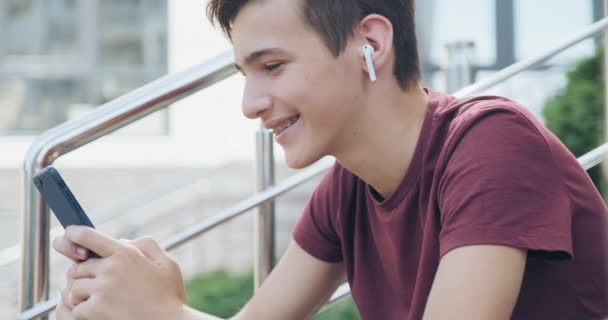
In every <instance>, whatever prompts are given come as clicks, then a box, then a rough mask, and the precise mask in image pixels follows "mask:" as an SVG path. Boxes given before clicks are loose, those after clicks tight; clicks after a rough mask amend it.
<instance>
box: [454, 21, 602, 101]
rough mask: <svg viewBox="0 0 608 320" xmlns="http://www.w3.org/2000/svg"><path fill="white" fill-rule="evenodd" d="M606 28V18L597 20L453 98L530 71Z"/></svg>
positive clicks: (475, 92)
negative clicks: (548, 48)
mask: <svg viewBox="0 0 608 320" xmlns="http://www.w3.org/2000/svg"><path fill="white" fill-rule="evenodd" d="M607 28H608V18H604V19H602V20H599V21H597V22H595V23H593V24H590V25H588V26H587V27H585V28H584V29H583V30H582V31H581V32H579V33H577V34H575V35H573V36H571V37H570V38H568V39H567V40H565V41H562V42H561V43H559V44H558V45H556V46H555V47H553V48H551V49H550V50H547V51H545V52H543V53H541V54H539V55H537V56H535V57H532V58H529V59H525V60H522V61H519V62H516V63H514V64H512V65H510V66H508V67H506V68H504V69H502V70H501V71H498V72H497V73H495V74H494V75H492V76H490V77H488V78H487V79H485V80H482V81H479V82H477V83H475V84H472V85H470V86H468V87H466V88H463V89H461V90H458V91H457V92H456V93H455V94H454V96H455V97H457V98H463V97H467V96H470V95H473V94H477V93H479V92H482V91H484V90H486V89H488V88H491V87H493V86H495V85H497V84H499V83H501V82H503V81H505V80H507V79H509V78H512V77H513V76H515V75H517V74H519V73H521V72H523V71H526V70H529V69H532V68H534V67H536V66H538V65H540V64H542V63H543V62H545V61H547V60H548V59H549V58H552V57H554V56H555V55H557V54H559V53H560V52H563V51H564V50H566V49H568V48H570V47H572V46H574V45H576V44H578V43H580V42H582V41H584V40H587V39H589V38H591V37H593V36H595V35H597V34H599V33H601V32H602V31H604V30H606V29H607Z"/></svg>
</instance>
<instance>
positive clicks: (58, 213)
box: [33, 166, 100, 258]
mask: <svg viewBox="0 0 608 320" xmlns="http://www.w3.org/2000/svg"><path fill="white" fill-rule="evenodd" d="M33 182H34V185H35V186H36V188H37V189H38V191H40V194H41V195H42V198H43V199H44V201H46V203H47V204H48V206H49V207H50V208H51V210H52V211H53V214H55V217H57V220H59V223H61V225H62V226H63V227H64V228H67V227H68V226H71V225H82V226H87V227H91V228H95V226H94V225H93V223H92V222H91V220H90V219H89V217H88V216H87V214H86V213H85V212H84V210H83V209H82V207H81V206H80V204H79V203H78V201H77V200H76V197H74V194H73V193H72V191H70V188H68V185H67V184H66V183H65V181H64V180H63V178H62V177H61V175H60V174H59V171H57V170H56V169H55V168H53V167H51V166H49V167H46V168H44V169H42V170H40V171H39V172H38V173H36V175H34V178H33ZM89 252H90V254H89V257H90V258H100V256H99V255H98V254H96V253H95V252H93V251H91V250H89Z"/></svg>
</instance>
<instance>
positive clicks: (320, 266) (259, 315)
mask: <svg viewBox="0 0 608 320" xmlns="http://www.w3.org/2000/svg"><path fill="white" fill-rule="evenodd" d="M345 278H346V276H345V271H344V266H343V264H342V263H327V262H324V261H321V260H319V259H317V258H315V257H313V256H311V255H310V254H308V253H307V252H306V251H304V250H303V249H302V248H301V247H300V246H299V245H298V244H297V243H296V242H295V241H292V242H291V243H290V245H289V247H288V248H287V251H286V252H285V254H284V255H283V257H282V258H281V260H280V261H279V263H278V264H277V266H276V267H275V269H274V270H273V271H272V272H271V273H270V275H269V276H268V278H267V279H266V281H264V283H263V284H262V286H261V287H260V288H259V289H258V290H257V291H256V293H255V294H254V296H253V298H251V300H250V301H249V303H247V305H246V306H245V307H244V308H243V310H241V312H239V313H238V314H237V315H236V316H235V317H234V318H233V320H252V319H268V320H274V319H307V318H308V317H310V316H312V315H314V313H315V312H316V311H317V310H318V309H319V308H321V307H322V306H323V304H324V303H325V302H326V301H327V300H328V299H329V298H330V297H331V295H332V294H333V293H334V291H335V290H336V288H337V287H338V286H339V285H341V284H342V283H343V281H344V280H345Z"/></svg>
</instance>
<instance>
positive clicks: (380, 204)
mask: <svg viewBox="0 0 608 320" xmlns="http://www.w3.org/2000/svg"><path fill="white" fill-rule="evenodd" d="M428 92H429V96H430V103H429V106H428V111H427V116H426V119H425V122H424V124H423V128H422V132H421V135H420V138H419V141H418V144H417V147H416V150H415V154H414V157H413V160H412V163H411V165H410V167H409V168H408V171H407V173H406V175H405V177H404V178H403V180H402V182H401V184H400V186H399V187H398V189H397V190H396V191H395V192H394V193H393V195H391V196H390V197H389V198H388V199H384V200H383V199H378V196H377V193H375V192H374V191H373V190H372V189H371V187H370V186H368V185H367V184H366V183H365V182H363V181H362V180H360V179H359V178H357V177H356V176H354V175H353V174H352V173H350V172H348V171H347V170H346V169H344V168H343V167H341V166H340V165H339V164H336V165H334V167H333V168H332V169H331V170H330V171H329V172H328V173H327V174H326V176H325V177H324V179H323V180H322V182H321V184H320V185H319V186H318V188H317V189H316V190H315V192H314V193H313V195H312V197H311V199H310V201H309V203H308V205H307V207H306V209H305V211H304V214H303V215H302V217H301V218H300V220H299V221H298V223H297V225H296V228H295V230H294V234H293V235H294V239H295V241H296V242H297V243H298V244H299V245H300V246H301V247H302V248H303V249H304V250H306V251H307V252H308V253H310V254H311V255H313V256H315V257H317V258H319V259H321V260H324V261H327V262H339V261H343V262H344V264H345V268H346V270H347V274H348V281H349V283H350V286H351V290H352V295H353V298H354V300H355V303H356V304H357V307H358V308H359V311H360V313H361V316H362V317H363V319H384V320H390V319H400V320H401V319H421V318H422V314H423V312H424V308H425V305H426V301H427V298H428V294H429V291H430V289H431V285H432V282H433V279H434V276H435V272H436V270H437V266H438V263H439V260H440V258H441V256H442V255H444V254H445V253H447V252H448V251H450V250H452V249H454V248H457V247H461V246H467V245H473V244H498V245H506V246H513V247H518V248H526V249H528V250H529V251H528V260H527V264H526V269H525V274H524V280H523V284H522V288H521V292H520V296H519V299H518V301H517V303H516V306H515V310H514V313H513V317H512V318H513V319H595V318H600V317H602V316H608V291H607V284H608V271H607V270H608V263H607V260H608V259H607V255H608V246H607V243H608V237H607V230H608V220H607V217H608V209H607V208H606V204H605V203H604V201H603V200H602V198H601V196H600V195H599V193H598V192H597V190H596V189H595V187H594V186H593V184H592V182H591V180H590V179H589V176H588V175H587V174H586V172H585V171H584V169H583V168H582V167H581V166H580V165H579V164H578V162H577V160H576V158H575V157H574V156H573V155H572V154H571V153H570V152H569V151H568V150H567V149H566V148H565V147H564V146H563V144H562V143H561V142H559V140H558V139H557V138H556V137H555V136H553V135H552V134H551V133H550V132H549V131H548V130H546V129H545V128H544V127H543V126H542V124H540V123H539V122H538V121H537V120H535V119H534V117H533V116H532V115H531V114H530V113H529V112H528V111H526V110H525V109H524V108H522V107H521V106H519V105H517V104H516V103H514V102H512V101H509V100H507V99H504V98H499V97H478V98H474V99H472V100H468V101H465V102H459V101H457V100H456V99H454V98H452V97H449V96H446V95H443V94H440V93H435V92H430V91H428ZM391 139H398V137H391Z"/></svg>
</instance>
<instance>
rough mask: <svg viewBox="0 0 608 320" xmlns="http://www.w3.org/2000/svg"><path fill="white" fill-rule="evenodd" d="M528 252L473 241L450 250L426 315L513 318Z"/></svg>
mask: <svg viewBox="0 0 608 320" xmlns="http://www.w3.org/2000/svg"><path fill="white" fill-rule="evenodd" d="M526 253H527V251H526V250H524V249H518V248H514V247H507V246H496V245H472V246H466V247H460V248H457V249H454V250H452V251H450V252H448V253H446V254H445V255H444V256H443V258H442V259H441V261H440V263H439V267H438V269H437V273H436V275H435V280H434V282H433V287H432V288H431V293H430V295H429V298H428V300H427V305H426V309H425V311H424V317H423V319H425V320H434V319H509V318H510V317H511V313H512V312H513V307H514V306H515V302H516V301H517V297H518V295H519V289H520V286H521V281H522V278H523V273H524V267H525V264H526Z"/></svg>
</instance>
